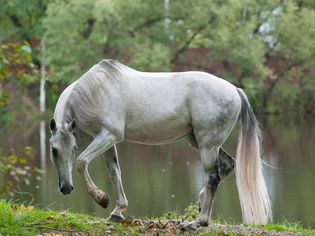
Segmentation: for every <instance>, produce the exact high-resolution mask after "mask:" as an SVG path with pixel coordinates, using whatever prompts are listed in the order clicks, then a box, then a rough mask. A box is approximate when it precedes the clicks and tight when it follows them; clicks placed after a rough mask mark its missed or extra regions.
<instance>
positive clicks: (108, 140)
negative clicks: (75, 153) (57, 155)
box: [76, 129, 118, 208]
mask: <svg viewBox="0 0 315 236" xmlns="http://www.w3.org/2000/svg"><path fill="white" fill-rule="evenodd" d="M117 140H118V139H117V137H116V135H114V134H112V133H111V132H109V131H108V130H105V129H103V130H102V131H101V132H100V133H99V134H98V135H97V136H96V137H95V139H94V140H93V141H92V142H91V143H90V145H89V146H88V147H87V148H86V149H85V150H84V151H83V152H82V153H81V155H80V156H79V157H78V159H77V162H76V166H77V169H78V171H79V172H80V174H81V175H82V176H83V178H84V180H85V184H86V187H87V191H88V193H89V194H90V195H91V196H92V197H93V198H94V200H95V201H96V202H97V203H98V204H99V205H101V206H102V207H104V208H106V207H107V206H108V203H109V198H108V194H107V193H105V192H103V191H102V190H100V189H99V188H98V187H97V186H96V185H95V184H94V183H93V181H92V179H91V178H90V175H89V172H88V165H89V163H90V162H91V161H92V160H93V159H94V158H95V157H97V156H100V155H102V154H103V153H104V152H105V151H107V150H108V149H109V148H110V147H111V146H113V145H114V144H115V143H116V142H117Z"/></svg>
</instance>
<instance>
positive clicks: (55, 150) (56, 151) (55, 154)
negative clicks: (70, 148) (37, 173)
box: [51, 148, 58, 157]
mask: <svg viewBox="0 0 315 236" xmlns="http://www.w3.org/2000/svg"><path fill="white" fill-rule="evenodd" d="M51 152H52V154H53V156H54V157H57V156H58V150H57V148H51Z"/></svg>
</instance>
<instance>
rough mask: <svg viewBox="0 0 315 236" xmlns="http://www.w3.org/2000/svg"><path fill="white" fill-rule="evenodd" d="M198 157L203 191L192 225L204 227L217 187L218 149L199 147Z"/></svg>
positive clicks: (206, 223)
mask: <svg viewBox="0 0 315 236" xmlns="http://www.w3.org/2000/svg"><path fill="white" fill-rule="evenodd" d="M199 150H200V157H201V164H202V167H203V171H204V190H203V193H202V194H203V202H202V207H201V211H200V214H199V217H198V218H197V220H196V221H195V222H193V224H197V225H201V226H206V225H208V220H209V218H210V215H211V209H212V204H213V200H214V194H215V191H216V187H217V184H218V183H217V175H216V174H217V172H216V169H217V167H216V165H217V159H218V155H219V148H218V147H216V146H214V147H211V148H209V147H201V148H199Z"/></svg>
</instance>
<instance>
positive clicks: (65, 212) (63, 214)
mask: <svg viewBox="0 0 315 236" xmlns="http://www.w3.org/2000/svg"><path fill="white" fill-rule="evenodd" d="M60 215H62V216H67V215H68V212H67V211H66V210H63V211H61V212H60Z"/></svg>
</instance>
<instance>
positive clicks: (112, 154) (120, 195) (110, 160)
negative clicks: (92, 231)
mask: <svg viewBox="0 0 315 236" xmlns="http://www.w3.org/2000/svg"><path fill="white" fill-rule="evenodd" d="M104 157H105V160H106V165H107V167H108V170H109V176H110V179H111V181H112V184H113V186H114V189H115V193H116V207H115V209H114V211H113V212H112V213H111V214H110V217H109V220H110V221H121V220H123V218H124V217H123V215H122V212H123V211H124V210H126V209H127V207H128V201H127V198H126V195H125V192H124V189H123V186H122V180H121V172H120V166H119V163H118V155H117V150H116V146H115V145H114V146H113V147H111V148H110V149H109V150H108V151H107V152H105V153H104Z"/></svg>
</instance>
